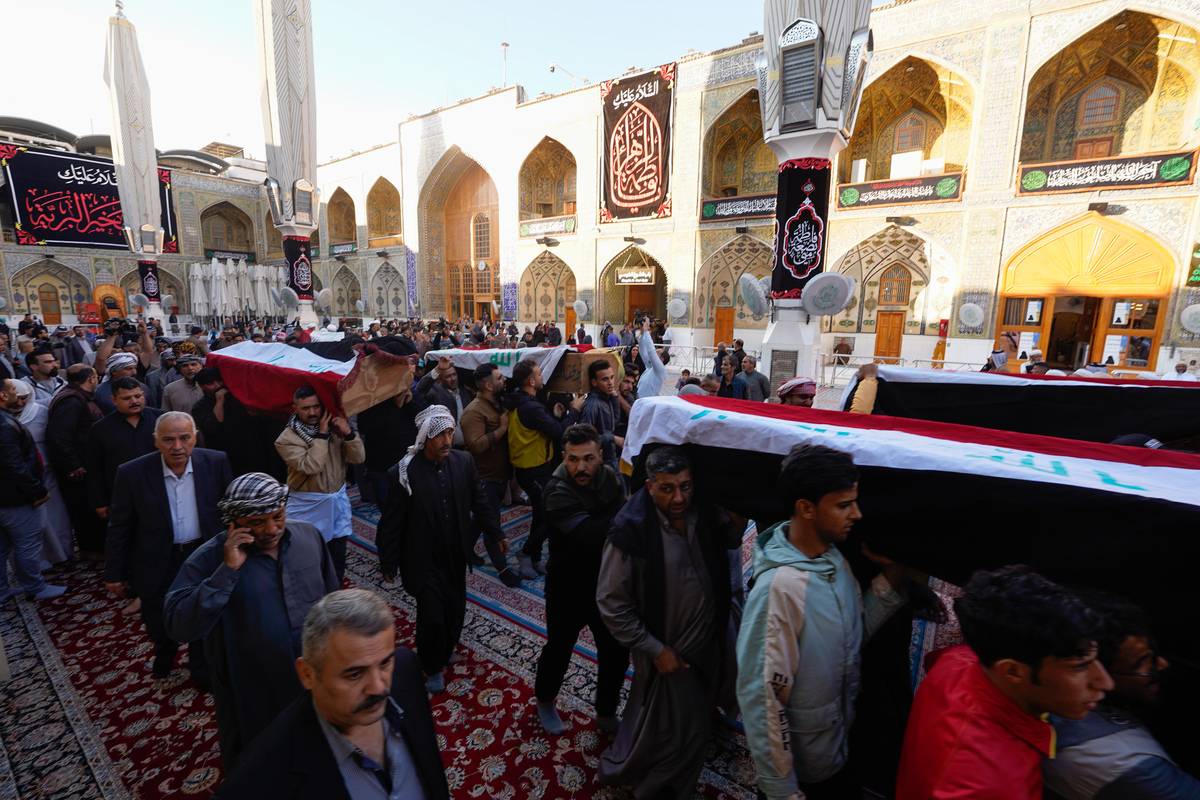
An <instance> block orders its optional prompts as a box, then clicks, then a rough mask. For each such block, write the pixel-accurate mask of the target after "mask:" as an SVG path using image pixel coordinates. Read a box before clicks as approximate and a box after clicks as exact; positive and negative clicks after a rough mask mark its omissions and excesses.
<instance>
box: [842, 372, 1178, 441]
mask: <svg viewBox="0 0 1200 800" xmlns="http://www.w3.org/2000/svg"><path fill="white" fill-rule="evenodd" d="M858 392H859V380H858V378H857V377H855V379H854V380H853V381H851V383H850V385H849V386H847V387H846V392H845V394H844V395H843V398H842V408H843V409H844V410H847V411H848V410H849V409H850V406H851V403H853V402H854V400H855V397H856V395H857V394H858ZM871 413H873V414H882V415H885V416H892V417H906V418H909V419H925V420H934V421H937V422H952V423H957V424H962V425H976V426H979V427H984V428H994V429H997V430H1005V431H1018V432H1021V433H1034V434H1043V435H1046V436H1061V437H1064V438H1067V439H1082V440H1086V441H1092V442H1111V441H1112V440H1114V439H1116V438H1117V437H1118V436H1124V435H1126V434H1133V433H1141V434H1145V435H1147V436H1150V437H1152V438H1154V439H1158V440H1159V441H1160V442H1163V443H1165V444H1168V445H1170V444H1171V443H1179V444H1180V445H1181V446H1187V443H1189V442H1194V441H1200V383H1186V382H1182V381H1165V380H1164V381H1159V380H1129V379H1122V378H1107V377H1096V378H1084V377H1075V376H1068V377H1055V376H1047V375H1014V374H1010V373H996V372H951V371H947V370H936V369H909V368H905V367H890V366H884V365H880V366H879V377H878V379H877V381H876V384H875V400H874V405H873V410H872V412H871ZM1188 449H1194V447H1188Z"/></svg>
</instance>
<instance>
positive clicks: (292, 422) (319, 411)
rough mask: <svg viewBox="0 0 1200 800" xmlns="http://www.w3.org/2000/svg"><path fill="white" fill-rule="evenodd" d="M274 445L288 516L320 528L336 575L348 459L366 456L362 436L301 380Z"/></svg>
mask: <svg viewBox="0 0 1200 800" xmlns="http://www.w3.org/2000/svg"><path fill="white" fill-rule="evenodd" d="M275 450H276V452H278V453H279V457H280V458H282V459H283V461H284V463H285V464H287V468H288V476H287V485H288V489H289V490H290V492H289V494H288V501H287V516H288V519H291V520H299V521H301V522H307V523H310V524H312V525H315V526H316V528H317V530H319V531H321V533H322V534H323V535H324V536H325V541H326V543H327V544H328V545H329V554H330V555H331V556H332V557H333V565H334V570H335V571H336V572H337V577H338V580H339V581H340V580H341V579H342V576H343V575H344V574H345V572H346V540H347V539H348V538H349V537H350V532H351V518H350V497H349V495H347V494H346V465H347V464H361V463H363V461H365V460H366V457H367V454H366V450H365V449H364V448H363V443H362V439H360V438H359V437H358V433H357V432H356V431H354V430H352V429H351V427H350V423H349V422H348V421H347V420H346V418H345V417H335V416H333V415H331V414H330V413H329V412H328V411H326V410H325V407H324V406H323V405H322V404H321V398H319V397H317V392H316V390H315V389H313V388H312V387H311V386H307V385H305V386H301V387H300V388H299V389H297V390H296V393H295V394H294V395H293V396H292V416H291V419H289V420H288V424H287V427H285V428H284V429H283V432H282V433H280V434H279V438H278V439H276V440H275Z"/></svg>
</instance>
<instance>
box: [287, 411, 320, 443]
mask: <svg viewBox="0 0 1200 800" xmlns="http://www.w3.org/2000/svg"><path fill="white" fill-rule="evenodd" d="M288 427H289V428H291V429H292V431H294V432H295V434H296V435H297V436H299V437H300V438H301V439H303V440H304V443H305V444H312V443H313V439H315V438H317V434H319V433H320V432H321V429H320V428H319V427H318V426H316V425H305V424H304V423H303V422H301V421H300V419H299V418H298V417H297V416H296V415H295V414H292V416H291V419H289V420H288Z"/></svg>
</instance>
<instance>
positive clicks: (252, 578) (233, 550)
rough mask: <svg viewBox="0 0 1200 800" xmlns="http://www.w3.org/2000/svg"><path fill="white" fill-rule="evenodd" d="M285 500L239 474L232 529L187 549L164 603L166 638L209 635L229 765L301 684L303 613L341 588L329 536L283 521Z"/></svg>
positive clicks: (225, 516)
mask: <svg viewBox="0 0 1200 800" xmlns="http://www.w3.org/2000/svg"><path fill="white" fill-rule="evenodd" d="M287 498H288V488H287V486H286V485H285V484H282V483H280V482H279V481H277V480H275V479H274V478H272V477H271V476H270V475H267V474H266V473H263V472H249V473H247V474H245V475H242V476H240V477H238V478H235V479H234V480H233V482H232V483H230V484H229V487H228V488H227V489H226V490H225V496H224V497H223V498H222V499H221V500H220V502H218V503H217V507H218V508H219V509H220V511H221V522H222V523H224V524H225V526H226V530H225V531H223V532H221V533H219V534H217V535H216V536H214V537H212V538H211V539H209V540H208V541H207V542H205V543H204V544H202V545H200V547H198V548H197V549H196V550H194V551H193V552H192V554H191V555H190V556H188V558H187V561H185V562H184V563H183V566H182V567H180V568H179V573H178V574H177V575H176V576H175V580H174V581H173V582H172V583H171V588H170V589H169V590H168V591H167V597H166V602H165V603H164V609H163V617H164V619H163V621H164V623H165V625H166V632H167V635H169V636H170V637H171V638H172V639H174V640H175V641H177V642H180V643H183V642H193V641H196V640H198V639H203V640H204V655H205V658H206V659H207V661H208V666H209V670H210V677H211V680H212V693H213V699H214V700H215V701H216V706H217V730H218V735H219V736H220V742H221V762H222V764H223V765H224V767H225V769H226V770H227V771H228V770H229V769H231V768H232V767H233V765H234V763H235V761H236V759H237V756H238V755H239V754H240V753H241V752H242V751H243V750H245V748H246V745H247V744H249V743H250V741H251V740H252V739H253V738H254V737H255V736H256V735H257V734H258V733H259V732H260V731H262V730H263V728H265V727H267V725H269V724H270V723H271V721H272V720H273V719H275V717H276V715H278V714H279V712H280V711H282V710H283V709H284V708H286V707H287V706H288V704H290V703H291V702H292V701H293V700H295V699H296V697H297V696H298V695H299V694H300V692H301V691H303V690H302V688H301V686H300V682H299V680H298V679H297V678H296V670H295V667H294V666H293V665H294V663H295V660H296V658H297V657H299V655H300V639H301V633H302V631H303V628H304V617H305V615H307V614H308V610H309V609H310V608H311V607H312V606H313V604H314V603H316V602H317V601H318V600H320V599H321V598H322V597H324V596H325V595H326V594H328V593H329V592H332V591H335V590H337V589H340V588H341V584H340V583H339V581H338V579H337V575H336V574H335V573H334V571H333V559H332V558H330V556H329V551H328V550H327V549H326V547H325V539H324V538H323V537H322V536H321V533H320V531H318V530H317V529H316V528H314V527H313V526H312V525H309V524H307V523H304V522H296V521H294V520H289V519H287V518H286V515H287Z"/></svg>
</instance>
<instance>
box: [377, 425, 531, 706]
mask: <svg viewBox="0 0 1200 800" xmlns="http://www.w3.org/2000/svg"><path fill="white" fill-rule="evenodd" d="M417 424H418V426H419V430H418V431H417V440H416V442H414V443H413V446H412V447H410V448H409V449H408V452H407V453H406V454H405V456H404V458H402V459H401V460H400V463H399V464H397V465H396V466H395V467H393V468H392V469H391V470H390V472H391V475H392V476H393V478H394V482H393V484H392V486H391V488H390V489H389V490H388V504H387V508H386V509H384V512H383V516H382V517H381V518H380V520H379V533H378V544H379V567H380V570H381V571H382V572H383V576H384V578H386V579H388V580H391V579H392V578H393V577H395V575H396V572H397V569H398V570H399V572H400V580H401V581H402V582H403V584H404V590H405V591H406V592H408V593H409V594H411V595H412V596H413V597H415V598H416V599H417V655H419V656H420V657H421V667H422V669H423V670H424V672H425V675H426V682H425V686H426V688H427V689H429V691H430V693H432V694H437V693H438V692H441V691H443V690H445V688H446V683H445V678H444V676H443V675H442V670H443V669H445V668H446V665H447V664H449V663H450V656H451V655H452V654H453V653H454V647H455V645H457V644H458V637H459V635H460V634H461V633H462V626H463V620H464V619H465V618H466V613H467V554H468V553H469V552H471V551H472V548H474V546H475V539H476V537H477V535H478V533H477V531H478V530H479V529H480V528H482V529H483V532H484V535H485V536H487V537H489V538H490V539H492V540H493V541H494V542H496V543H497V545H498V546H499V547H500V550H501V552H504V551H506V550H507V549H508V543H507V542H505V541H504V534H503V532H502V531H501V529H500V514H499V510H498V509H497V508H495V507H493V506H492V504H491V502H489V500H488V497H487V494H486V493H485V492H484V490H483V483H482V482H481V481H480V480H479V474H478V473H477V472H476V471H475V460H474V459H473V458H471V456H470V454H468V453H464V452H463V451H461V450H455V449H454V448H453V447H451V444H450V442H451V441H452V439H453V437H454V417H453V416H451V414H450V411H449V409H447V408H446V407H445V406H430V407H429V408H427V409H425V410H424V411H422V412H421V413H420V414H418V415H417Z"/></svg>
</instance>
